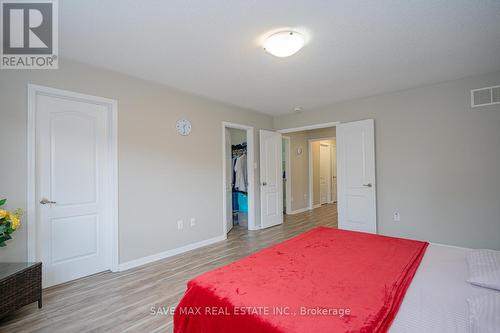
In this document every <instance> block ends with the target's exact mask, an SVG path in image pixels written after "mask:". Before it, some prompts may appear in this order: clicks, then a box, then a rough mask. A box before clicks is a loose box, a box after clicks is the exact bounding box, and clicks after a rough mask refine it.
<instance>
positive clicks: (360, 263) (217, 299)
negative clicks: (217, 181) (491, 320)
mask: <svg viewBox="0 0 500 333" xmlns="http://www.w3.org/2000/svg"><path fill="white" fill-rule="evenodd" d="M466 251H467V250H466V249H462V248H455V247H447V246H441V245H432V244H431V245H430V246H429V244H428V243H426V242H419V241H412V240H405V239H400V238H393V237H385V236H378V235H371V234H365V233H357V232H351V231H342V230H337V229H332V228H325V227H320V228H315V229H312V230H311V231H308V232H306V233H304V234H301V235H299V236H297V237H294V238H292V239H291V240H288V241H286V242H283V243H279V244H277V245H274V246H272V247H270V248H267V249H265V250H263V251H260V252H258V253H256V254H254V255H251V256H249V257H247V258H243V259H241V260H238V261H236V262H234V263H232V264H230V265H228V266H225V267H221V268H219V269H216V270H214V271H210V272H207V273H204V274H202V275H200V276H198V277H196V278H194V279H192V280H191V281H189V282H188V287H187V291H186V293H185V295H184V297H183V298H182V300H181V302H180V303H179V305H178V307H177V309H176V312H175V315H174V332H175V333H188V332H206V333H211V332H214V333H215V332H217V333H223V332H235V331H238V332H262V333H264V332H269V333H284V332H387V331H389V332H405V333H406V332H407V333H412V332H423V331H425V332H426V333H431V332H440V333H441V332H465V331H466V327H467V303H466V299H467V298H468V297H470V296H474V295H481V294H485V293H488V292H491V291H488V290H485V288H480V287H474V286H472V285H470V284H468V283H467V282H465V280H466V273H467V265H466V262H465V253H466ZM339 299H341V300H342V301H340V302H339ZM207 309H208V312H207ZM303 309H305V310H304V312H303ZM307 311H310V312H307ZM324 311H326V312H324Z"/></svg>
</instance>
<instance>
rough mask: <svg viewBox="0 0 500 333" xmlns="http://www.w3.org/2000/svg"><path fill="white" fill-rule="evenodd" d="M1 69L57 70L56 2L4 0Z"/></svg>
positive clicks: (51, 0)
mask: <svg viewBox="0 0 500 333" xmlns="http://www.w3.org/2000/svg"><path fill="white" fill-rule="evenodd" d="M0 5H1V15H0V17H1V19H2V24H1V28H2V33H1V35H2V43H1V46H2V52H1V63H0V66H1V68H2V69H57V66H58V40H57V38H58V34H57V28H58V27H57V22H58V17H57V0H45V1H36V0H31V1H24V0H1V1H0Z"/></svg>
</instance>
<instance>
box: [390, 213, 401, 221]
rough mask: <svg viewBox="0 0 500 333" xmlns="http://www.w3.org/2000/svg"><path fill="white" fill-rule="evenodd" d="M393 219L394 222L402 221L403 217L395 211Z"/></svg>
mask: <svg viewBox="0 0 500 333" xmlns="http://www.w3.org/2000/svg"><path fill="white" fill-rule="evenodd" d="M392 219H393V220H394V222H399V221H401V216H400V215H399V212H398V211H395V212H394V213H392Z"/></svg>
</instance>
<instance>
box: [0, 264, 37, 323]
mask: <svg viewBox="0 0 500 333" xmlns="http://www.w3.org/2000/svg"><path fill="white" fill-rule="evenodd" d="M0 291H1V293H0V318H2V317H4V316H5V315H6V314H8V313H10V312H12V311H14V310H17V309H19V308H21V307H23V306H25V305H28V304H30V303H33V302H37V301H38V308H41V307H42V263H41V262H38V263H33V262H23V263H0Z"/></svg>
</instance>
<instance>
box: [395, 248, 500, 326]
mask: <svg viewBox="0 0 500 333" xmlns="http://www.w3.org/2000/svg"><path fill="white" fill-rule="evenodd" d="M467 251H470V250H469V249H466V248H458V247H451V246H445V245H437V244H430V245H429V246H428V248H427V251H426V253H425V256H424V258H423V259H422V262H421V263H420V266H419V268H418V270H417V272H416V274H415V276H414V278H413V281H412V283H411V285H410V287H409V288H408V290H407V291H406V295H405V297H404V299H403V303H402V304H401V307H400V308H399V312H398V314H397V316H396V318H395V319H394V321H393V323H392V326H391V327H390V329H389V332H391V333H396V332H398V333H399V332H401V333H403V332H404V333H421V332H425V333H455V332H456V333H462V332H467V317H468V310H467V308H468V307H467V298H470V297H473V296H477V295H485V294H491V293H496V292H497V293H500V292H498V291H494V290H492V289H487V288H482V287H477V286H473V285H471V284H470V283H468V282H466V279H467V274H468V271H467V269H468V268H467V262H466V260H465V254H466V253H467Z"/></svg>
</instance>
